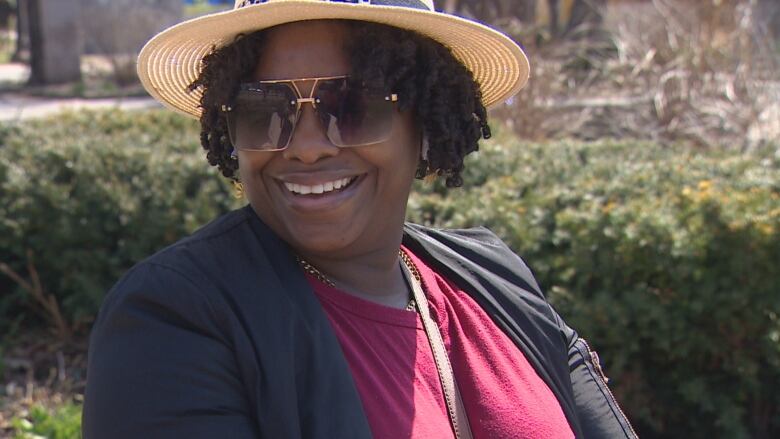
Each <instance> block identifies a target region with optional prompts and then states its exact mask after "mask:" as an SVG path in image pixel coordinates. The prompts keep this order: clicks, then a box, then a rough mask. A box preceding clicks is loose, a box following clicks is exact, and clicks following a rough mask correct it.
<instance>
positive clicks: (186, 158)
mask: <svg viewBox="0 0 780 439" xmlns="http://www.w3.org/2000/svg"><path fill="white" fill-rule="evenodd" d="M74 133H77V134H74ZM196 140H197V128H196V124H195V123H194V122H192V121H188V120H185V119H183V118H181V117H179V116H175V115H172V114H169V113H167V112H159V111H154V112H148V113H121V112H109V113H85V114H66V115H62V116H58V117H57V118H56V119H47V120H41V121H33V122H25V123H24V124H21V125H10V126H0V145H3V146H2V147H0V199H2V200H3V202H2V203H0V261H5V262H7V263H9V264H10V266H11V267H13V268H14V270H16V271H17V272H20V273H23V274H25V276H27V274H28V273H27V271H26V269H25V265H26V262H25V258H26V256H25V252H26V251H27V250H28V249H30V250H32V254H33V257H34V266H35V267H36V268H37V271H38V272H39V273H40V277H41V280H42V282H41V283H42V284H43V285H44V286H45V288H46V290H48V292H50V293H51V294H54V295H55V297H56V298H57V300H58V301H59V303H61V305H62V312H63V314H65V316H66V320H68V321H69V322H73V321H76V320H77V319H80V318H81V319H88V318H90V317H92V316H94V313H95V312H96V310H97V308H98V305H99V303H100V300H101V298H102V297H103V295H104V293H105V292H106V290H107V289H108V288H109V287H110V286H111V285H112V284H113V283H114V282H115V281H116V280H117V279H118V278H119V277H120V276H121V275H122V273H123V272H124V271H125V270H126V269H127V268H129V267H130V266H131V265H132V264H133V263H135V262H137V261H139V260H141V259H143V258H144V257H146V256H148V255H150V254H151V253H153V252H154V251H155V250H156V249H158V248H160V247H162V246H164V245H166V244H168V243H170V242H173V241H175V240H176V239H178V238H179V237H181V236H183V235H185V234H186V233H188V232H190V231H192V230H193V229H195V228H196V227H197V226H199V225H201V224H204V223H205V222H207V221H208V220H210V219H212V218H214V217H216V216H218V215H219V214H221V213H222V212H225V211H227V210H228V209H230V208H232V207H235V206H236V204H237V203H236V202H235V200H234V199H233V198H232V196H231V195H230V191H229V188H228V187H227V185H226V184H225V182H224V181H223V180H224V179H222V178H221V177H218V176H217V175H216V172H215V170H214V169H213V168H210V167H208V166H207V165H206V164H205V160H204V158H203V153H202V152H199V147H198V146H197V144H196ZM466 166H467V168H466V171H465V174H464V179H465V182H466V186H465V187H464V188H463V189H457V190H447V189H445V188H444V187H443V185H442V183H441V182H440V181H439V182H434V183H432V184H425V183H421V184H418V185H417V190H416V193H415V194H414V195H413V196H412V198H411V200H410V204H409V217H410V219H411V220H413V221H416V222H420V223H427V224H432V225H436V226H440V227H450V228H456V227H469V226H474V225H486V226H487V227H489V228H491V229H492V230H493V231H494V232H496V233H497V234H499V235H500V236H501V237H502V238H503V239H504V240H505V241H506V242H507V243H508V244H509V245H510V246H511V247H512V248H513V249H514V250H515V251H517V252H518V253H519V254H520V255H522V256H523V257H524V258H525V259H526V260H527V261H528V263H529V265H530V266H531V267H532V269H533V270H534V271H535V274H536V275H537V277H538V278H539V281H540V283H541V284H542V286H543V288H544V289H545V290H546V291H547V292H548V295H549V296H550V298H551V300H552V301H553V302H554V304H555V305H556V307H557V308H558V310H559V311H560V312H561V314H562V315H563V316H564V317H565V318H566V320H567V321H568V322H569V323H570V324H571V325H572V326H574V327H575V328H577V330H578V331H579V332H580V333H581V334H582V335H583V336H584V337H585V338H587V339H589V341H591V343H592V344H593V345H595V346H596V347H597V348H598V349H599V352H600V353H601V357H602V359H603V361H604V363H605V365H606V370H607V372H608V374H609V375H610V376H611V378H612V379H613V381H612V388H613V390H614V392H615V393H616V396H617V397H618V399H619V400H620V401H621V402H622V404H623V406H624V408H625V409H626V411H627V412H628V414H629V416H630V417H631V418H632V420H633V422H634V423H635V426H636V427H637V429H638V431H639V433H640V435H641V436H642V437H645V438H653V437H730V438H739V437H756V438H768V437H780V395H778V394H777V392H776V389H778V388H780V319H778V315H780V294H778V293H780V288H779V287H778V284H780V282H779V279H780V270H779V269H778V268H777V261H780V172H778V171H780V169H779V168H780V152H779V151H778V149H777V147H776V146H775V147H774V148H772V147H770V146H764V147H761V148H756V149H754V150H751V151H750V152H747V153H736V152H734V151H722V150H702V149H693V148H689V147H685V146H667V147H664V146H661V145H657V144H653V143H637V142H599V143H591V144H587V143H567V142H558V143H550V144H529V143H522V142H518V141H516V140H514V139H511V138H508V137H506V136H505V135H502V133H500V132H499V133H498V135H497V136H496V139H495V140H494V141H492V142H488V143H486V144H484V145H483V147H482V150H481V151H480V152H479V153H478V154H476V155H475V156H474V157H471V158H469V159H468V160H467V165H466ZM9 289H10V290H11V291H13V294H11V295H3V296H0V322H2V323H0V325H2V327H0V333H3V332H2V331H4V330H7V328H11V330H13V328H18V327H21V326H24V325H26V326H29V325H31V324H39V325H40V324H41V322H40V321H39V320H33V318H32V316H31V315H30V309H31V308H30V303H31V302H30V298H29V296H28V295H27V294H26V293H25V292H24V291H23V290H22V289H21V288H19V287H18V285H17V284H16V283H14V282H12V281H11V280H10V279H9V278H7V277H2V276H0V291H7V290H9Z"/></svg>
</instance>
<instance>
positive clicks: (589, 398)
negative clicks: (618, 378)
mask: <svg viewBox="0 0 780 439" xmlns="http://www.w3.org/2000/svg"><path fill="white" fill-rule="evenodd" d="M555 316H556V318H557V319H558V323H559V325H560V326H561V328H562V331H563V334H564V336H565V337H566V340H567V345H568V348H569V371H570V376H571V383H572V387H573V389H574V403H575V405H576V409H577V417H578V419H579V421H580V426H581V427H582V432H583V434H584V435H585V438H587V439H591V438H637V437H638V436H637V434H636V432H635V431H634V429H633V427H631V424H630V423H629V421H628V418H626V415H625V413H623V410H621V409H620V406H619V405H618V403H617V400H615V397H614V396H613V395H612V392H611V391H610V390H609V387H608V386H607V377H606V375H605V374H604V372H603V370H602V369H601V364H600V363H599V358H598V355H596V352H595V351H592V350H591V349H590V346H589V345H588V343H587V342H586V341H585V339H583V338H581V337H580V336H579V335H578V334H577V331H575V330H574V329H572V328H571V327H569V326H568V325H566V323H565V322H564V321H563V319H561V317H560V316H559V315H558V314H557V313H556V314H555Z"/></svg>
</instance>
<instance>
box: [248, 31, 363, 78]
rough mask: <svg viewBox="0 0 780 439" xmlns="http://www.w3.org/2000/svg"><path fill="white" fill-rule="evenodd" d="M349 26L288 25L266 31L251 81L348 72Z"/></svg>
mask: <svg viewBox="0 0 780 439" xmlns="http://www.w3.org/2000/svg"><path fill="white" fill-rule="evenodd" d="M348 34H349V27H348V26H347V25H346V24H345V23H343V22H339V21H335V20H316V21H301V22H294V23H288V24H284V25H281V26H277V27H274V28H271V29H269V30H268V31H266V38H265V42H264V45H263V50H262V51H261V53H262V54H261V56H260V59H259V60H258V62H257V66H256V68H255V72H254V79H256V80H268V79H296V78H309V77H319V76H337V75H345V74H348V73H349V70H350V69H349V67H350V65H349V56H348V54H347V53H346V51H345V49H344V47H345V42H346V41H347V39H346V37H347V35H348Z"/></svg>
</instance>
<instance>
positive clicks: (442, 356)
mask: <svg viewBox="0 0 780 439" xmlns="http://www.w3.org/2000/svg"><path fill="white" fill-rule="evenodd" d="M403 256H406V255H402V257H403ZM404 259H406V262H407V263H408V265H411V267H410V266H408V265H407V264H406V263H404V264H401V268H402V270H403V272H404V275H405V277H406V281H407V282H408V283H409V284H410V286H411V288H412V293H413V294H414V300H415V302H417V309H418V311H419V313H420V318H421V319H422V322H423V327H424V328H425V334H426V335H427V336H428V342H429V343H430V344H431V351H432V352H433V359H434V361H435V362H436V369H437V370H438V371H439V379H440V380H441V388H442V391H443V392H444V400H445V402H446V403H447V412H449V415H450V421H451V422H452V429H453V431H454V432H455V437H456V438H457V439H471V438H472V436H471V427H470V426H469V418H468V417H467V416H466V409H465V407H464V406H463V399H461V397H460V392H459V391H458V384H457V382H456V381H455V374H454V373H453V372H452V365H451V364H450V359H449V358H448V357H447V349H446V348H445V347H444V340H443V339H442V337H441V333H440V332H439V327H438V326H437V325H436V322H434V321H433V319H431V313H430V310H429V309H428V299H427V298H426V297H425V292H424V291H423V289H422V279H420V277H419V276H420V275H419V273H417V270H416V269H415V270H414V271H415V273H412V272H411V268H412V267H414V266H413V265H412V262H411V260H409V259H408V256H407V257H406V258H404Z"/></svg>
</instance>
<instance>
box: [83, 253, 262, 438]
mask: <svg viewBox="0 0 780 439" xmlns="http://www.w3.org/2000/svg"><path fill="white" fill-rule="evenodd" d="M218 310H219V308H215V307H214V305H213V304H212V303H211V302H210V301H209V300H208V298H207V297H206V296H205V295H203V294H201V293H200V291H199V288H198V286H197V285H196V284H195V283H193V282H191V281H190V280H188V279H187V278H186V277H185V276H183V275H181V274H179V273H177V272H176V271H174V270H173V269H171V268H168V267H164V266H159V265H154V264H151V263H144V264H141V265H139V266H137V267H135V268H134V269H133V270H132V271H131V272H130V273H129V274H128V275H127V276H126V277H125V278H124V279H123V280H122V281H120V283H119V284H117V286H116V287H114V289H113V290H112V291H111V292H110V293H109V294H108V296H107V298H106V300H105V301H104V304H103V306H102V308H101V310H100V313H99V315H98V318H97V321H96V322H95V325H94V327H93V329H92V333H91V335H90V346H89V359H88V366H87V384H86V392H85V399H84V408H83V426H82V429H83V437H84V438H85V439H104V438H105V439H109V438H110V439H125V438H127V439H130V438H133V439H135V438H141V437H142V438H147V439H155V438H189V439H198V438H204V439H205V438H215V437H229V438H237V439H250V438H256V437H259V434H258V432H257V426H256V423H255V422H254V420H253V419H252V416H251V413H250V410H249V407H250V406H251V405H250V404H249V403H248V401H247V397H246V394H245V393H246V392H245V391H244V390H243V386H242V382H241V379H240V374H239V370H238V365H237V364H236V363H237V362H236V359H235V356H234V354H233V350H232V349H231V346H230V341H229V339H228V338H227V337H226V336H225V335H224V334H225V331H223V330H222V328H221V327H220V322H221V319H222V321H224V316H225V313H224V312H222V313H220V312H219V311H218Z"/></svg>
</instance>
